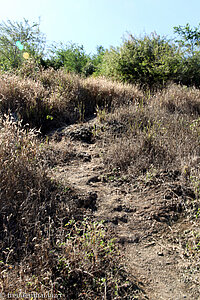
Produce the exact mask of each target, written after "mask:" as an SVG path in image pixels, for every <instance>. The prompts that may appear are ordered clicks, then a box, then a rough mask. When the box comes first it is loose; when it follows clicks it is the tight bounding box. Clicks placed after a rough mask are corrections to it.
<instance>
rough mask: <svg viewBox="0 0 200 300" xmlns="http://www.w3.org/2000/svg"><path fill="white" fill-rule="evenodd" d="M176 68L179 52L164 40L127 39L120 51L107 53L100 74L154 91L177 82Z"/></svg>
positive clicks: (147, 37)
mask: <svg viewBox="0 0 200 300" xmlns="http://www.w3.org/2000/svg"><path fill="white" fill-rule="evenodd" d="M179 65H180V55H179V52H178V49H177V48H176V47H175V45H173V44H172V43H170V42H169V41H168V40H166V39H165V38H162V37H160V36H159V35H156V34H152V35H151V36H145V37H144V38H140V39H139V38H135V37H133V36H132V35H130V36H129V39H128V40H125V41H124V43H123V45H122V46H121V47H120V48H111V49H110V51H107V52H106V54H105V56H104V60H103V64H102V70H101V71H102V74H103V75H105V76H111V77H113V78H114V79H117V80H121V81H123V82H129V83H138V84H140V85H141V86H146V87H153V86H155V85H163V83H166V82H167V81H169V80H173V79H174V78H176V75H177V72H178V69H179Z"/></svg>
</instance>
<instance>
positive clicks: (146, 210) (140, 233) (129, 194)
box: [52, 126, 200, 300]
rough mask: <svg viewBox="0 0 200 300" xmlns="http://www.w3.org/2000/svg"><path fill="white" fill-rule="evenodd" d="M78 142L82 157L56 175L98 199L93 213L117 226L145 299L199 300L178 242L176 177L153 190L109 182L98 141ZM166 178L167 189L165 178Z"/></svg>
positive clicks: (58, 170) (178, 224) (146, 187)
mask: <svg viewBox="0 0 200 300" xmlns="http://www.w3.org/2000/svg"><path fill="white" fill-rule="evenodd" d="M71 129H72V130H73V126H72V127H71ZM73 144H74V146H75V147H76V149H77V152H78V153H79V154H81V155H79V157H81V159H74V160H72V161H70V162H69V163H67V164H66V165H62V166H58V167H57V168H56V170H54V171H52V176H53V177H57V178H59V179H60V180H62V181H63V182H64V183H70V185H71V186H72V187H74V188H75V189H76V190H78V191H79V193H80V194H83V195H91V194H92V195H94V194H95V195H96V198H97V199H96V198H95V202H96V210H95V211H94V215H95V217H96V218H97V219H100V220H102V219H103V220H106V221H107V222H109V223H110V224H112V226H113V228H114V229H115V232H116V237H117V239H118V241H119V243H120V244H121V245H122V251H123V252H124V255H125V262H126V265H127V267H128V268H129V270H130V272H131V273H132V274H133V275H134V276H136V277H137V278H138V279H139V280H140V281H141V282H142V283H143V285H144V286H143V288H144V290H145V292H146V298H145V299H151V300H157V299H158V300H162V299H163V300H169V299H170V300H182V299H188V300H189V299H200V296H199V295H200V294H199V291H200V290H199V288H200V287H199V286H198V284H197V283H195V284H194V282H193V281H192V280H190V279H189V280H188V275H187V272H186V271H185V270H186V269H187V267H188V265H189V261H188V260H187V258H185V257H184V255H183V251H182V248H181V247H180V245H179V244H177V243H175V242H174V239H173V235H174V231H176V232H177V231H178V230H179V229H177V228H182V223H183V224H184V221H176V220H177V219H178V215H179V213H180V212H179V210H181V200H180V203H179V202H178V203H179V205H178V206H177V201H176V204H175V203H174V200H173V197H170V196H169V195H170V192H171V191H173V192H174V191H175V192H176V193H178V192H177V191H178V190H179V184H178V182H176V174H175V175H174V176H175V177H173V176H172V177H173V178H172V179H170V178H171V177H170V176H171V175H170V176H168V174H165V173H163V174H161V175H160V178H158V182H157V184H154V185H152V186H151V185H149V186H148V184H147V185H146V186H144V185H143V186H142V185H140V184H139V183H138V182H136V183H134V184H133V183H130V182H125V183H124V182H118V183H117V182H115V181H112V179H111V180H105V179H104V177H103V175H104V166H103V163H102V158H101V155H100V154H101V152H102V151H104V148H103V147H102V148H100V146H99V145H98V143H94V144H88V143H84V142H81V141H73ZM167 176H168V177H169V180H168V182H165V185H164V189H163V181H162V180H161V177H162V178H164V177H167ZM174 179H175V180H174ZM170 180H171V181H170ZM161 187H162V188H161ZM175 192H174V193H175ZM178 201H179V200H178ZM179 206H180V207H179ZM179 208H180V209H179ZM170 220H171V223H170ZM169 224H171V225H170V226H169ZM130 296H131V295H130ZM130 299H131V298H130Z"/></svg>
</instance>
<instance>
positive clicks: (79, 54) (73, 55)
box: [46, 43, 90, 74]
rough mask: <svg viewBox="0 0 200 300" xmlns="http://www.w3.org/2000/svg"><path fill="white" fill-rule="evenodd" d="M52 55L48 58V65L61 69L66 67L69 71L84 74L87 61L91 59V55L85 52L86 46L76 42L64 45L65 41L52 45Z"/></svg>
mask: <svg viewBox="0 0 200 300" xmlns="http://www.w3.org/2000/svg"><path fill="white" fill-rule="evenodd" d="M51 54H52V55H51V56H50V58H48V59H47V60H46V64H47V65H46V67H49V66H51V67H53V68H54V69H59V68H60V67H64V68H65V70H67V71H69V72H74V73H77V74H82V73H83V69H84V67H85V66H86V64H87V62H88V61H89V60H90V58H89V55H87V54H86V53H85V50H84V47H83V46H82V45H81V46H79V45H77V44H75V43H69V44H67V45H64V44H63V43H60V44H54V45H53V46H52V47H51Z"/></svg>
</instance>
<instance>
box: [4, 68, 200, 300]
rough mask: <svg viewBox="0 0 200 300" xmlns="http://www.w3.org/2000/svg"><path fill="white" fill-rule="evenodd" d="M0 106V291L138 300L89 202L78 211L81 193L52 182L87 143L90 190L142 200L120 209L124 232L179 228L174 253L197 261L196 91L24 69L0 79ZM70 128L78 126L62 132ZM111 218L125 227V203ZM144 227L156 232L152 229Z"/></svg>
mask: <svg viewBox="0 0 200 300" xmlns="http://www.w3.org/2000/svg"><path fill="white" fill-rule="evenodd" d="M0 101H1V102H0V111H1V114H2V117H1V125H0V200H1V201H0V237H1V243H0V249H1V253H0V255H1V266H0V267H1V275H0V291H1V292H2V293H4V294H5V295H6V293H9V292H11V291H15V293H18V292H19V291H24V292H25V291H26V292H33V291H37V292H40V293H47V292H50V293H52V294H57V295H58V294H60V295H62V297H64V298H65V299H137V297H138V298H139V299H145V296H144V294H143V296H142V294H141V293H138V291H139V289H138V288H137V285H136V283H137V280H136V279H135V278H133V276H131V275H128V272H127V271H126V267H125V266H124V265H123V264H122V256H121V254H120V251H119V248H118V247H117V245H116V241H115V239H114V240H113V236H115V231H113V230H111V229H110V228H111V227H110V225H108V224H107V225H106V224H104V223H102V222H101V221H97V220H95V217H94V213H93V212H94V210H95V209H97V211H98V209H99V210H100V208H98V198H97V197H96V198H95V203H96V202H97V208H95V209H94V207H92V206H91V205H88V206H87V205H85V204H83V205H82V204H81V205H80V203H85V202H84V201H85V200H84V199H83V195H81V194H80V193H79V191H78V188H79V187H77V189H74V188H72V187H71V185H70V184H69V183H68V184H67V183H66V182H65V184H64V183H63V182H62V181H59V179H57V180H55V179H53V178H52V176H50V174H51V173H52V172H53V171H52V170H54V169H55V168H56V167H57V166H63V167H64V166H69V169H70V164H71V163H72V162H73V161H75V162H76V164H77V166H78V164H79V165H81V164H82V162H84V163H85V164H87V163H88V164H89V163H90V161H91V159H93V156H92V155H93V154H92V155H89V154H88V153H86V152H83V151H82V150H81V151H82V152H80V151H79V148H78V146H77V145H78V144H83V145H84V144H87V145H91V146H92V145H94V146H95V147H96V151H97V152H98V153H95V159H96V160H98V159H99V161H101V162H102V164H103V167H102V168H100V169H99V170H100V171H99V172H100V173H101V174H98V175H100V177H98V176H96V177H94V178H96V179H95V181H94V180H93V181H92V180H91V181H89V179H88V180H87V182H89V184H91V182H102V184H105V185H107V189H108V190H109V189H112V186H113V187H114V186H115V187H116V186H121V187H122V188H121V190H124V189H125V191H126V190H128V189H129V190H130V191H131V192H129V196H130V197H131V195H132V194H134V195H135V193H138V195H140V196H141V195H142V197H143V199H144V200H143V204H141V211H142V210H143V209H146V210H145V211H146V216H145V214H144V212H143V214H142V213H140V212H137V213H136V215H135V214H134V213H135V210H134V208H131V207H129V205H127V204H126V207H125V212H128V213H129V214H130V215H131V216H132V221H131V222H133V224H132V225H131V226H132V228H133V227H134V226H135V229H133V230H136V231H137V226H138V228H140V229H141V230H144V229H145V230H146V236H148V235H150V236H152V235H153V234H157V233H159V232H162V230H163V228H164V230H166V228H168V227H166V226H170V228H171V226H172V227H173V226H175V225H176V222H179V220H181V219H184V220H187V221H188V224H190V225H188V227H187V228H186V229H184V230H185V231H184V234H183V232H182V231H179V233H178V234H179V236H178V237H177V233H176V235H174V236H173V232H172V233H171V239H172V240H173V238H174V239H178V238H179V242H180V244H181V249H182V250H181V251H182V253H184V254H183V255H186V256H188V257H189V259H190V260H191V261H192V263H191V265H192V266H194V265H195V262H196V261H197V260H198V259H199V249H200V246H199V210H200V208H199V193H200V181H199V177H200V174H199V172H200V168H199V164H200V153H199V141H200V131H199V122H200V116H199V114H200V92H199V90H198V89H195V88H186V87H181V86H178V85H170V86H168V87H167V88H166V89H164V90H162V91H157V92H156V93H155V94H152V95H147V94H145V93H143V92H142V91H141V90H139V89H138V87H136V86H131V85H122V84H119V83H114V82H110V81H107V80H105V79H103V78H87V79H83V78H80V77H78V76H75V75H72V74H68V73H65V72H64V71H61V70H59V71H54V70H51V69H49V70H45V71H44V70H35V69H34V66H30V68H27V69H24V70H21V72H20V74H18V75H16V74H1V77H0ZM92 116H93V117H96V118H94V120H90V121H88V120H89V117H92ZM20 120H21V121H20ZM86 120H87V121H88V122H89V123H87V122H86ZM74 122H76V123H77V124H76V125H77V128H75V129H74V127H72V129H71V127H70V126H68V127H67V128H66V126H67V125H69V124H72V123H74ZM27 123H28V124H29V125H26V124H27ZM79 125H80V126H81V129H80V128H79V127H78V126H79ZM71 126H73V125H71ZM34 127H36V128H37V129H39V128H41V130H42V133H38V132H36V130H35V129H31V128H34ZM58 128H59V129H58ZM68 129H69V130H68ZM52 130H53V131H52ZM67 130H68V131H67ZM47 131H48V135H45V133H47ZM91 153H93V152H91ZM75 168H76V165H75ZM77 170H78V167H77ZM61 175H62V174H61ZM61 175H59V178H60V176H61ZM80 175H81V174H80ZM77 176H79V174H78V175H77ZM94 178H93V179H94ZM99 178H100V179H99ZM87 186H88V188H90V186H89V185H88V183H87ZM113 189H114V188H113ZM92 192H93V190H92ZM126 193H128V192H126ZM131 193H132V194H131ZM152 195H154V196H152ZM138 197H139V196H138ZM148 197H149V198H150V197H151V203H149V202H148ZM161 197H163V198H162V200H161ZM130 199H131V198H130ZM127 207H128V208H127ZM112 210H113V211H114V213H115V214H116V213H117V214H118V215H119V216H118V219H116V218H115V224H118V223H120V222H123V223H124V224H126V223H128V221H127V220H129V219H130V217H129V218H127V217H124V215H122V213H124V206H123V205H121V206H120V205H118V206H116V205H115V207H114V208H112ZM126 210H127V211H126ZM114 213H113V212H112V214H114ZM97 215H98V213H97ZM137 216H138V217H140V219H137ZM104 217H105V219H106V215H104ZM145 217H146V219H145ZM139 220H140V221H139ZM147 220H149V221H147ZM151 222H157V223H156V224H159V226H157V227H156V228H157V231H156V230H154V231H153V230H152V227H151V226H152V223H151ZM111 223H112V222H111ZM161 223H162V224H163V223H164V224H165V225H166V226H164V227H163V226H160V224H161ZM143 224H146V225H143ZM191 224H192V225H191ZM124 226H125V225H124ZM142 226H143V227H142ZM144 226H145V227H144ZM140 229H138V230H140ZM192 230H193V231H192ZM186 231H187V232H186ZM191 232H193V233H191ZM147 233H148V234H147ZM139 239H140V238H139V237H138V239H137V236H136V238H135V240H138V241H139ZM122 240H123V244H124V243H126V239H125V238H124V239H121V241H122ZM118 241H119V239H118ZM124 261H125V264H126V257H125V258H124ZM193 269H194V268H193ZM195 274H196V273H195ZM140 287H141V285H140ZM130 297H133V298H130ZM142 297H143V298H142ZM150 299H151V298H150Z"/></svg>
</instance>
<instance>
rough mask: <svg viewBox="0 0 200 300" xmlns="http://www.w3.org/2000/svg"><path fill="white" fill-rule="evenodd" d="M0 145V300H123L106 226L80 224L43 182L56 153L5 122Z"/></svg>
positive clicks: (124, 288) (125, 285)
mask: <svg viewBox="0 0 200 300" xmlns="http://www.w3.org/2000/svg"><path fill="white" fill-rule="evenodd" d="M0 141H1V142H0V170H1V171H0V239H1V243H0V254H1V257H0V270H1V274H0V292H1V293H2V294H3V295H4V298H5V299H9V298H12V297H17V295H18V297H19V295H20V292H22V293H29V294H31V295H33V293H38V294H41V293H42V294H45V293H50V294H51V295H54V296H55V295H57V296H58V295H62V296H61V297H62V298H64V299H66V298H69V299H94V297H95V298H96V299H102V297H104V296H105V295H106V297H107V298H108V299H113V297H115V296H117V295H118V296H119V297H123V298H124V299H126V295H128V294H129V292H131V293H135V292H134V291H135V288H136V287H135V285H134V283H133V281H129V282H127V281H128V280H129V279H130V278H129V276H128V275H127V273H126V272H125V270H124V267H123V266H122V265H121V264H120V263H119V261H120V260H121V256H120V254H119V251H118V250H117V248H116V245H115V242H114V241H113V240H111V239H110V235H111V234H110V233H109V232H106V230H107V229H106V227H105V226H104V225H103V224H102V223H96V222H93V221H90V219H83V214H84V213H85V212H84V211H83V209H77V208H76V205H75V204H74V200H75V199H77V195H76V194H75V192H74V191H73V190H72V189H71V188H70V187H69V186H62V185H61V184H59V183H56V182H54V181H52V180H51V179H50V178H49V177H48V168H47V166H48V165H49V156H53V154H54V155H57V150H58V149H55V148H54V144H53V143H51V149H47V147H49V144H48V143H41V142H40V141H39V139H38V135H37V132H36V131H34V130H30V131H27V130H25V129H24V128H23V127H22V126H21V124H20V123H19V122H17V123H16V122H14V121H13V120H10V119H9V117H4V120H1V126H0ZM60 148H62V145H60ZM54 150H55V151H54ZM71 150H73V149H71ZM68 153H70V149H68ZM65 154H66V153H65ZM59 156H60V153H59ZM68 159H70V158H68ZM61 160H62V157H61ZM11 294H13V296H11ZM21 297H23V296H22V294H21Z"/></svg>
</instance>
